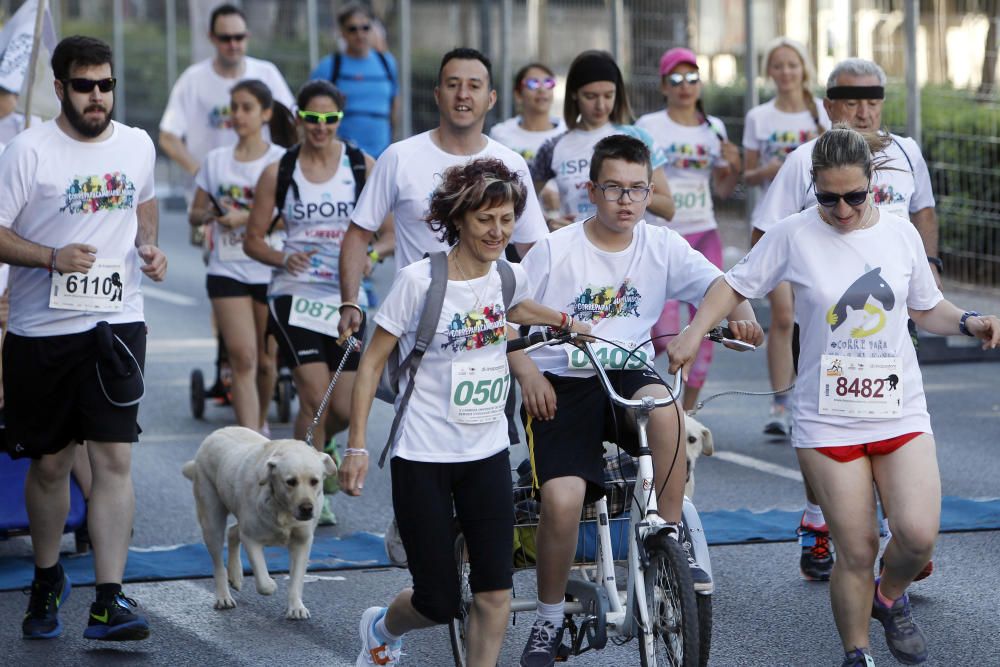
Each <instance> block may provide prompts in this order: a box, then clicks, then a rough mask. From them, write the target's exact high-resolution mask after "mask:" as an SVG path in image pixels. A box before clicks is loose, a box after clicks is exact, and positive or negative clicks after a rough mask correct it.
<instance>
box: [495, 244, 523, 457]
mask: <svg viewBox="0 0 1000 667" xmlns="http://www.w3.org/2000/svg"><path fill="white" fill-rule="evenodd" d="M497 272H499V273H500V290H501V292H503V309H504V313H506V312H507V311H509V310H510V302H511V301H513V300H514V289H515V288H516V287H517V280H516V279H515V278H514V269H513V268H511V266H510V264H508V263H507V262H505V261H503V260H502V259H501V260H498V261H497ZM515 394H516V392H515V391H514V388H513V386H512V387H511V389H510V392H508V394H507V404H506V405H505V406H504V410H503V413H504V416H505V417H507V439H508V440H509V441H510V444H512V445H516V444H517V443H518V442H519V440H520V436H518V434H517V426H516V425H515V423H514V412H515V409H516V408H517V400H516V398H515Z"/></svg>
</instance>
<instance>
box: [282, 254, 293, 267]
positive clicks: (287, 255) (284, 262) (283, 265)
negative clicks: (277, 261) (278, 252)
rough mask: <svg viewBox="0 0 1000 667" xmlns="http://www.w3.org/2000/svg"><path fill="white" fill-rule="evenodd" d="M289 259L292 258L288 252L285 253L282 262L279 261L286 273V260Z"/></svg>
mask: <svg viewBox="0 0 1000 667" xmlns="http://www.w3.org/2000/svg"><path fill="white" fill-rule="evenodd" d="M291 258H292V253H290V252H288V253H285V258H284V259H283V260H281V268H283V269H285V270H286V271H287V270H288V260H290V259H291Z"/></svg>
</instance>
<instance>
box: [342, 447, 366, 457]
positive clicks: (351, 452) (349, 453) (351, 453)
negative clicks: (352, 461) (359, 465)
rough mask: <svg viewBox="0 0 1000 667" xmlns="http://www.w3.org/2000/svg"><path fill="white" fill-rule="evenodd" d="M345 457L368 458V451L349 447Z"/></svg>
mask: <svg viewBox="0 0 1000 667" xmlns="http://www.w3.org/2000/svg"><path fill="white" fill-rule="evenodd" d="M344 456H368V450H367V449H360V448H354V447H348V448H346V449H345V450H344Z"/></svg>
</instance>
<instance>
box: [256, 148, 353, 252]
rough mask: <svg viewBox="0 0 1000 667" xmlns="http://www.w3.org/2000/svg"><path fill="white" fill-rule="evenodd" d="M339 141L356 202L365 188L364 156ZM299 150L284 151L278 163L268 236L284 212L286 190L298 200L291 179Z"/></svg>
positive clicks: (297, 194)
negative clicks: (352, 181)
mask: <svg viewBox="0 0 1000 667" xmlns="http://www.w3.org/2000/svg"><path fill="white" fill-rule="evenodd" d="M341 141H342V142H343V143H344V150H345V151H347V159H348V160H349V161H350V163H351V171H352V172H353V173H354V201H355V202H357V201H358V199H360V198H361V191H362V190H364V188H365V177H366V176H367V173H366V172H367V166H366V165H365V154H364V151H362V150H361V149H360V148H358V147H357V146H356V145H355V144H354V143H353V142H351V141H345V140H343V139H341ZM301 149H302V144H295V145H294V146H292V147H291V148H289V149H288V150H287V151H285V154H284V155H282V156H281V160H279V161H278V182H277V185H276V186H275V190H274V207H275V208H276V209H277V210H278V212H277V213H276V214H275V215H274V220H272V221H271V228H270V229H268V230H267V233H268V234H270V233H271V232H273V231H274V227H275V225H277V224H278V218H280V217H281V215H282V212H283V211H284V210H285V200H286V199H288V190H289V189H291V191H292V195H294V196H295V199H299V186H298V184H297V183H296V182H295V179H294V178H292V177H293V176H294V174H295V163H296V162H298V159H299V151H300V150H301Z"/></svg>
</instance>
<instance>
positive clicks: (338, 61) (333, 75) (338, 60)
mask: <svg viewBox="0 0 1000 667" xmlns="http://www.w3.org/2000/svg"><path fill="white" fill-rule="evenodd" d="M372 50H373V51H374V52H375V55H376V56H377V57H378V60H379V62H380V63H382V69H384V70H385V78H387V79H388V80H389V83H390V84H391V85H392V86H393V87H394V88H395V86H396V77H394V76H393V75H392V69H390V67H389V60H388V58H386V57H385V54H384V53H382V52H381V51H377V50H375V49H372ZM331 55H332V56H333V64H332V66H331V67H330V83H332V84H333V85H334V86H336V85H337V79H339V78H340V68H341V66H342V65H343V64H344V54H342V53H341V52H340V51H336V52H334V53H333V54H331ZM366 115H371V116H374V115H380V116H381V115H382V114H366ZM387 117H388V116H387Z"/></svg>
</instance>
